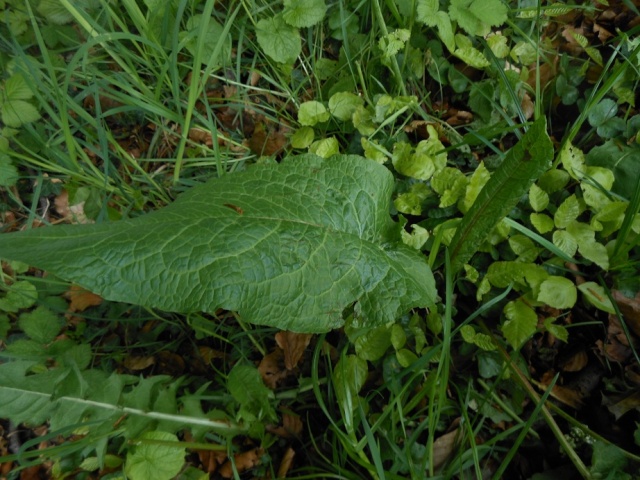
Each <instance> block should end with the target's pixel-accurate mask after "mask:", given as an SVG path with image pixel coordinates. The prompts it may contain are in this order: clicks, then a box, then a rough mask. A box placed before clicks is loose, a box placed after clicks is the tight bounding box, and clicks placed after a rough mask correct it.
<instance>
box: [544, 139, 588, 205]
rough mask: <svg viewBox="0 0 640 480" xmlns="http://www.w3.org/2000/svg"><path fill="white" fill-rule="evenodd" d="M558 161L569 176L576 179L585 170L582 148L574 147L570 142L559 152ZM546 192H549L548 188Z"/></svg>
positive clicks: (579, 177)
mask: <svg viewBox="0 0 640 480" xmlns="http://www.w3.org/2000/svg"><path fill="white" fill-rule="evenodd" d="M560 161H561V162H562V166H563V167H564V169H565V170H566V171H567V172H568V173H569V175H570V176H571V178H573V179H576V180H580V179H582V177H583V176H584V171H585V170H586V166H585V164H584V153H582V150H580V149H579V148H578V147H574V146H573V145H572V144H571V142H567V143H566V144H565V146H564V147H563V148H562V151H561V152H560ZM545 190H546V189H545ZM547 192H549V190H547ZM549 193H551V192H549Z"/></svg>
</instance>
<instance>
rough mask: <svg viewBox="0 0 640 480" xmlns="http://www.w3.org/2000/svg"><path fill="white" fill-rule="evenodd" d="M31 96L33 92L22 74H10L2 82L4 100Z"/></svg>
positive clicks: (24, 98) (26, 98) (27, 98)
mask: <svg viewBox="0 0 640 480" xmlns="http://www.w3.org/2000/svg"><path fill="white" fill-rule="evenodd" d="M31 97H33V92H32V91H31V88H29V85H28V84H27V82H26V80H25V79H24V77H23V76H22V74H20V73H16V74H14V75H11V76H10V77H9V78H8V79H7V81H6V82H4V101H12V100H29V99H30V98H31Z"/></svg>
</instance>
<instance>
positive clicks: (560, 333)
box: [544, 317, 569, 343]
mask: <svg viewBox="0 0 640 480" xmlns="http://www.w3.org/2000/svg"><path fill="white" fill-rule="evenodd" d="M555 320H556V319H555V318H554V317H549V318H545V319H544V328H546V329H547V332H549V333H550V334H551V335H553V336H554V337H556V338H557V339H558V340H560V341H561V342H564V343H567V341H568V340H569V331H568V330H567V329H566V328H565V327H563V326H562V325H558V324H557V323H554V322H555Z"/></svg>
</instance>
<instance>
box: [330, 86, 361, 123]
mask: <svg viewBox="0 0 640 480" xmlns="http://www.w3.org/2000/svg"><path fill="white" fill-rule="evenodd" d="M362 105H364V100H363V99H362V97H359V96H358V95H354V94H353V93H350V92H338V93H335V94H333V95H332V96H331V98H330V99H329V112H331V115H333V116H334V117H336V118H337V119H338V120H343V121H346V120H350V119H351V116H352V115H353V112H355V111H356V109H357V108H358V107H360V106H362Z"/></svg>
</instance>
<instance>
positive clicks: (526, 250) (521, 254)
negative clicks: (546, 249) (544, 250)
mask: <svg viewBox="0 0 640 480" xmlns="http://www.w3.org/2000/svg"><path fill="white" fill-rule="evenodd" d="M509 246H510V247H511V249H512V250H513V252H514V253H515V254H516V255H518V261H519V262H524V263H531V262H533V261H534V260H535V259H536V258H537V257H538V252H539V250H538V247H536V246H535V244H534V243H533V241H532V240H531V239H530V238H529V237H527V236H525V235H513V236H512V237H511V238H509Z"/></svg>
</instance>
